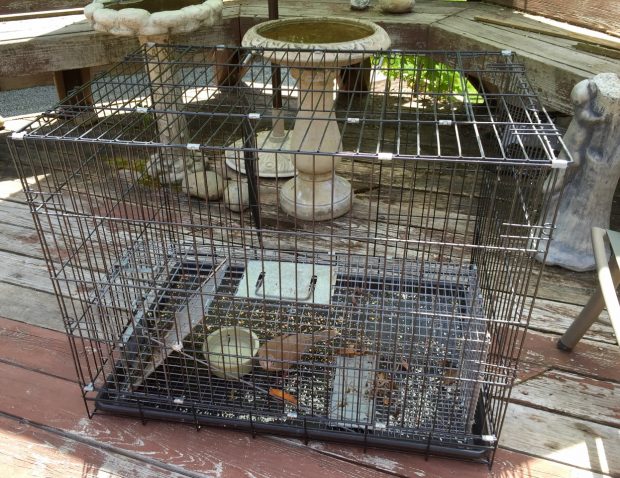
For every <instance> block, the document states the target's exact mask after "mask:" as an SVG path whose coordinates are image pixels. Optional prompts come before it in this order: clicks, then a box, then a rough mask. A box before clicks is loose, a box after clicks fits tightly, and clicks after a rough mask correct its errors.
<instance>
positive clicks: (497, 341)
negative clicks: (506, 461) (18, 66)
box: [9, 45, 568, 462]
mask: <svg viewBox="0 0 620 478" xmlns="http://www.w3.org/2000/svg"><path fill="white" fill-rule="evenodd" d="M276 80H277V81H276ZM9 145H10V149H11V152H12V155H13V158H14V160H15V163H16V166H17V168H18V170H19V172H20V176H21V178H22V181H23V186H24V189H25V194H26V197H27V200H28V202H29V204H30V206H31V211H32V215H33V218H34V221H35V224H36V227H37V230H38V233H39V235H40V239H41V244H42V247H43V250H44V252H45V256H46V259H47V264H48V266H49V271H50V275H51V278H52V281H53V284H54V288H55V291H56V294H57V296H58V300H59V304H60V307H61V310H62V314H63V317H64V321H65V326H66V331H67V334H68V337H69V340H70V343H71V346H72V350H73V354H74V359H75V364H76V369H77V373H78V375H79V380H80V383H81V386H82V394H83V397H84V400H85V403H86V406H87V410H88V412H89V415H91V416H92V414H93V413H94V412H95V411H101V412H112V413H119V414H130V415H135V416H138V417H141V418H142V419H143V420H145V419H166V420H178V421H183V422H191V423H194V424H195V425H196V426H197V427H198V426H201V425H222V426H227V427H235V428H242V429H247V430H249V431H251V432H252V433H256V432H268V433H277V434H285V435H291V436H296V437H302V438H305V439H325V440H340V441H345V442H354V443H360V444H363V445H364V446H387V447H390V448H402V449H407V450H418V451H421V452H425V453H432V454H436V453H439V454H446V455H456V456H459V457H464V458H470V459H476V460H487V461H489V462H490V461H491V460H492V457H493V453H494V450H495V448H496V446H497V442H498V438H499V436H500V431H501V427H502V421H503V418H504V414H505V409H506V406H507V399H508V397H509V394H510V390H511V387H512V384H513V381H514V378H515V371H516V368H517V363H518V358H519V351H520V348H521V345H522V343H523V337H524V333H525V331H526V329H527V324H528V319H529V313H530V310H531V307H532V303H533V300H534V297H535V296H536V289H537V284H538V281H539V278H540V270H541V267H542V264H541V262H540V261H537V260H536V257H537V256H538V257H544V254H545V251H546V249H547V244H548V241H549V237H550V233H551V230H552V227H553V225H552V224H549V223H545V222H544V218H547V217H553V211H549V208H550V207H551V206H550V203H549V201H548V199H549V197H550V194H551V192H552V191H553V190H554V189H555V188H557V187H559V181H557V179H558V172H559V171H560V170H561V169H562V167H563V166H565V165H566V163H567V162H568V156H567V154H566V152H564V151H562V150H563V145H562V141H561V139H560V137H559V134H558V132H557V130H556V128H555V127H554V125H553V123H552V121H551V120H550V118H549V116H548V115H547V113H546V112H545V111H544V109H543V108H542V106H541V105H540V103H539V101H538V99H537V98H536V96H535V94H534V93H533V90H532V88H531V87H530V85H529V84H528V82H527V79H526V76H525V72H524V68H523V66H522V65H521V64H520V63H519V62H518V59H517V58H516V57H515V55H513V54H512V53H511V52H498V53H489V52H433V51H428V52H419V51H398V52H395V51H394V52H391V51H380V52H379V51H377V52H368V51H366V52H359V51H338V52H330V51H312V52H310V51H304V50H278V51H276V50H260V49H252V50H246V49H243V48H228V47H213V48H210V47H190V46H166V45H146V46H144V47H143V48H142V49H140V50H139V51H137V52H135V53H133V54H132V55H130V56H129V57H127V58H126V60H125V61H123V62H122V63H121V64H119V65H117V66H115V67H114V68H112V69H111V70H110V71H108V72H107V73H104V74H102V75H100V76H99V77H97V78H96V79H95V80H93V81H92V82H91V83H89V84H88V85H86V86H85V87H84V88H82V89H80V90H78V91H75V92H74V93H73V94H72V95H71V96H70V97H68V98H67V99H66V100H64V101H63V102H61V103H60V104H59V105H58V106H57V107H55V108H54V109H52V110H50V111H48V112H46V113H45V114H43V115H42V116H40V117H39V118H38V119H37V120H36V121H34V122H33V123H32V124H30V125H29V126H28V127H26V128H25V129H23V130H22V131H20V132H18V133H15V134H14V135H13V137H12V138H11V140H10V141H9ZM556 183H558V184H556Z"/></svg>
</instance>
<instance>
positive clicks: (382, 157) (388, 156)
mask: <svg viewBox="0 0 620 478" xmlns="http://www.w3.org/2000/svg"><path fill="white" fill-rule="evenodd" d="M393 156H394V155H393V154H392V153H379V154H378V155H377V159H379V160H380V161H390V160H391V159H392V157H393Z"/></svg>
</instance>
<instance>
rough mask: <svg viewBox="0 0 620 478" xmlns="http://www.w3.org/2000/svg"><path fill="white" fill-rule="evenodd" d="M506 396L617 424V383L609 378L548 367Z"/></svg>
mask: <svg viewBox="0 0 620 478" xmlns="http://www.w3.org/2000/svg"><path fill="white" fill-rule="evenodd" d="M510 400H511V401H512V402H514V403H519V404H521V405H527V406H531V407H534V408H539V409H541V410H547V411H552V412H559V413H560V414H563V415H566V416H571V417H576V418H581V419H584V420H589V421H592V422H595V423H600V424H603V425H608V426H612V427H616V428H620V385H618V384H616V383H613V382H606V381H602V380H596V379H593V378H590V377H583V376H580V375H576V374H573V373H567V372H557V371H553V370H552V371H548V372H545V373H544V374H541V375H538V376H537V377H533V378H531V379H530V380H527V381H525V382H522V383H520V384H518V385H517V386H516V387H514V388H513V390H512V394H511V396H510Z"/></svg>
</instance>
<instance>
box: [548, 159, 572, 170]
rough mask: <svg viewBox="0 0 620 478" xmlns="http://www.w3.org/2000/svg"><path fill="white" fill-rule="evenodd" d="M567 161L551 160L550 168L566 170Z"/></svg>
mask: <svg viewBox="0 0 620 478" xmlns="http://www.w3.org/2000/svg"><path fill="white" fill-rule="evenodd" d="M568 163H569V161H568V160H567V159H558V158H555V159H552V160H551V168H553V169H566V168H567V167H568Z"/></svg>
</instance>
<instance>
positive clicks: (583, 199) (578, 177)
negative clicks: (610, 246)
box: [538, 73, 620, 271]
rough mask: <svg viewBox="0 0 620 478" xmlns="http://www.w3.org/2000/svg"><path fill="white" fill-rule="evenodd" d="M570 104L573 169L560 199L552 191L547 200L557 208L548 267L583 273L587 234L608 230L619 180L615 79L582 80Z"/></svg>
mask: <svg viewBox="0 0 620 478" xmlns="http://www.w3.org/2000/svg"><path fill="white" fill-rule="evenodd" d="M571 100H572V102H573V107H574V117H573V120H572V122H571V123H570V125H569V127H568V130H567V131H566V135H565V136H564V143H565V144H566V147H567V149H568V151H570V153H571V155H572V157H573V160H574V163H573V164H572V165H570V166H569V168H567V170H566V172H565V174H564V182H565V189H564V193H563V194H562V195H560V188H557V190H556V191H554V193H553V195H552V205H551V207H550V208H549V210H551V211H553V210H555V207H554V206H555V205H557V204H558V202H559V209H558V215H557V219H556V228H555V230H554V232H553V239H552V241H551V244H550V245H549V252H548V255H547V264H550V265H558V266H561V267H565V268H566V269H571V270H574V271H585V270H592V269H594V267H595V263H594V256H593V253H592V243H591V237H590V234H591V232H590V231H591V229H592V227H593V226H598V227H601V228H603V229H609V217H610V214H611V206H612V201H613V196H614V191H615V189H616V185H617V184H618V179H620V78H619V77H618V75H616V74H615V73H602V74H599V75H596V76H595V77H594V78H592V79H589V80H583V81H581V82H579V83H577V85H575V87H574V88H573V91H572V93H571ZM551 219H552V218H551V217H547V218H546V222H551ZM538 259H542V257H541V256H540V255H539V256H538Z"/></svg>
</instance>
